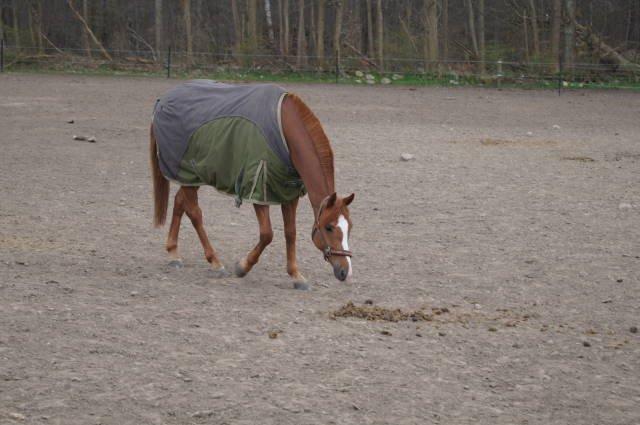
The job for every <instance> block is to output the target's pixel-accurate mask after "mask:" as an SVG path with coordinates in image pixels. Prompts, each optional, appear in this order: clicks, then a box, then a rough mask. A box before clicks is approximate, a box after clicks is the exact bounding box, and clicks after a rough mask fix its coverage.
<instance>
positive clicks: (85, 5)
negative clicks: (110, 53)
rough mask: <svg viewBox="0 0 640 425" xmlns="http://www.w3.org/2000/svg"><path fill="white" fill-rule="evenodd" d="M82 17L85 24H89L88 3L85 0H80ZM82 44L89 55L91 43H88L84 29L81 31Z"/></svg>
mask: <svg viewBox="0 0 640 425" xmlns="http://www.w3.org/2000/svg"><path fill="white" fill-rule="evenodd" d="M82 17H83V18H84V20H85V22H86V23H87V25H89V3H88V1H87V0H82ZM82 46H83V47H84V51H85V52H86V53H87V57H89V58H90V57H91V44H90V43H89V34H88V33H87V32H86V31H83V32H82Z"/></svg>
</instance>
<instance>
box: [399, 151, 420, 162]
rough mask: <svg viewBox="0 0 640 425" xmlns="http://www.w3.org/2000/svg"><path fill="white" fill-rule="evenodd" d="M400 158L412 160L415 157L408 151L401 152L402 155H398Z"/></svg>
mask: <svg viewBox="0 0 640 425" xmlns="http://www.w3.org/2000/svg"><path fill="white" fill-rule="evenodd" d="M400 159H401V160H403V161H412V160H414V159H416V157H415V156H414V155H412V154H410V153H403V154H402V155H400Z"/></svg>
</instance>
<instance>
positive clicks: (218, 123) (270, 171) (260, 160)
mask: <svg viewBox="0 0 640 425" xmlns="http://www.w3.org/2000/svg"><path fill="white" fill-rule="evenodd" d="M265 146H266V147H267V148H265ZM230 152H231V153H230ZM274 152H275V153H276V155H274ZM278 155H279V156H278ZM249 157H251V159H248V158H249ZM150 159H151V178H152V184H153V203H154V215H153V225H154V227H156V228H158V227H161V226H163V225H164V224H165V221H166V217H167V209H168V201H169V186H170V181H173V182H175V183H177V184H179V185H180V188H179V189H178V191H177V192H176V194H175V198H174V202H173V213H172V216H171V223H170V225H169V233H168V236H167V240H166V244H165V248H166V251H167V253H168V256H169V265H170V266H171V267H174V268H178V269H179V268H182V267H183V260H182V258H181V256H180V254H179V251H178V233H179V230H180V221H181V219H182V217H183V215H184V214H186V215H187V217H188V218H189V219H190V220H191V223H192V224H193V227H194V228H195V231H196V233H197V234H198V237H199V239H200V242H201V244H202V247H203V249H204V256H205V258H206V260H207V261H208V262H209V264H210V272H209V273H210V274H211V275H212V276H213V277H215V278H223V277H230V276H231V275H232V273H231V272H229V271H227V269H226V268H225V266H224V264H223V263H222V262H221V261H220V258H219V256H218V253H217V252H216V250H215V249H214V247H213V246H212V245H211V243H210V241H209V237H208V236H207V233H206V231H205V228H204V224H203V213H202V210H201V209H200V207H199V205H198V189H199V187H200V186H202V185H211V186H214V187H215V188H216V189H217V190H218V191H220V192H223V193H227V194H231V195H233V196H235V197H236V206H238V207H239V206H240V205H241V203H242V202H243V201H247V202H249V203H251V204H253V208H254V210H255V214H256V218H257V221H258V228H259V237H258V242H257V244H256V245H255V246H254V247H253V249H251V250H250V251H249V252H248V253H247V254H246V255H245V256H244V257H243V258H241V259H240V260H239V261H237V262H236V263H235V267H234V273H233V274H235V275H236V276H237V277H244V276H246V275H247V273H249V272H250V271H251V270H252V269H253V267H254V266H255V265H256V264H257V263H258V260H259V259H260V255H261V254H262V252H263V251H264V249H265V248H266V247H267V246H268V245H269V244H270V243H271V242H272V239H273V230H272V228H271V221H270V215H269V206H270V205H280V207H281V210H282V218H283V222H284V236H285V242H286V258H287V260H286V262H287V264H286V270H287V273H288V275H289V276H290V278H291V279H292V281H293V286H294V288H296V289H309V285H308V284H307V283H306V282H307V281H306V278H305V277H304V276H303V274H302V273H301V272H300V270H299V268H298V264H297V261H296V209H297V206H298V201H299V199H300V197H302V196H304V195H305V194H308V197H309V201H310V202H311V207H312V210H313V213H314V220H313V227H312V230H311V240H312V242H313V244H314V245H315V247H316V248H317V249H319V250H320V251H321V252H322V254H323V257H324V260H325V261H326V262H327V263H329V264H330V265H331V267H332V268H333V274H334V276H335V277H336V278H337V279H338V280H340V281H345V280H346V279H347V278H348V277H349V276H351V275H352V265H351V257H352V252H351V250H350V249H349V236H350V233H351V229H352V227H353V225H352V221H351V217H350V215H349V208H348V206H349V205H350V204H351V202H352V201H353V199H354V194H353V193H352V194H350V195H348V196H345V197H341V196H338V195H337V194H336V191H335V181H334V162H333V150H332V148H331V144H330V143H329V139H328V137H327V136H326V134H325V132H324V129H323V128H322V125H321V123H320V121H319V120H318V118H317V117H316V116H315V114H314V113H313V112H312V111H311V109H310V108H309V107H308V106H307V105H306V104H305V103H304V102H303V101H302V100H301V99H300V98H299V97H298V96H297V95H295V94H293V93H289V92H286V91H285V90H284V89H282V88H280V87H278V86H275V85H271V84H255V85H233V84H223V83H218V82H214V81H210V80H193V81H189V82H186V83H183V84H182V85H180V86H178V87H176V88H174V89H172V90H170V91H169V92H168V93H167V94H165V96H164V97H161V98H160V99H158V101H157V102H156V107H155V108H154V115H153V120H152V124H151V129H150ZM285 162H289V166H288V167H287V166H286V164H284V163H285ZM176 164H177V165H176ZM256 164H257V165H256ZM176 170H177V171H176ZM252 175H253V178H251V176H252ZM274 176H276V177H280V179H279V180H278V181H276V180H277V179H276V178H275V177H274ZM283 176H284V177H283ZM247 177H248V178H247ZM258 183H260V184H258Z"/></svg>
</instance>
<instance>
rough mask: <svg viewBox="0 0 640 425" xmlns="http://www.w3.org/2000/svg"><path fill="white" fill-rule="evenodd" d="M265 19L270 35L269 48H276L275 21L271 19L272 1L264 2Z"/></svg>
mask: <svg viewBox="0 0 640 425" xmlns="http://www.w3.org/2000/svg"><path fill="white" fill-rule="evenodd" d="M264 17H265V20H266V21H267V30H268V33H269V46H270V47H271V48H274V47H275V45H276V41H275V36H274V34H273V19H272V18H271V0H264Z"/></svg>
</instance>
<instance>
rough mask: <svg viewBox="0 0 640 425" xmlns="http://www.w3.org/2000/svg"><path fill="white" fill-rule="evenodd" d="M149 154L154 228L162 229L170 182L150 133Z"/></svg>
mask: <svg viewBox="0 0 640 425" xmlns="http://www.w3.org/2000/svg"><path fill="white" fill-rule="evenodd" d="M149 139H150V143H149V153H150V155H151V158H150V159H151V180H152V181H153V226H154V227H160V226H162V225H163V224H164V222H165V220H166V219H167V205H168V204H169V180H167V179H166V178H164V176H163V175H162V172H161V171H160V166H159V164H158V147H157V145H156V137H155V136H154V134H153V125H152V126H151V132H150V137H149Z"/></svg>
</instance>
